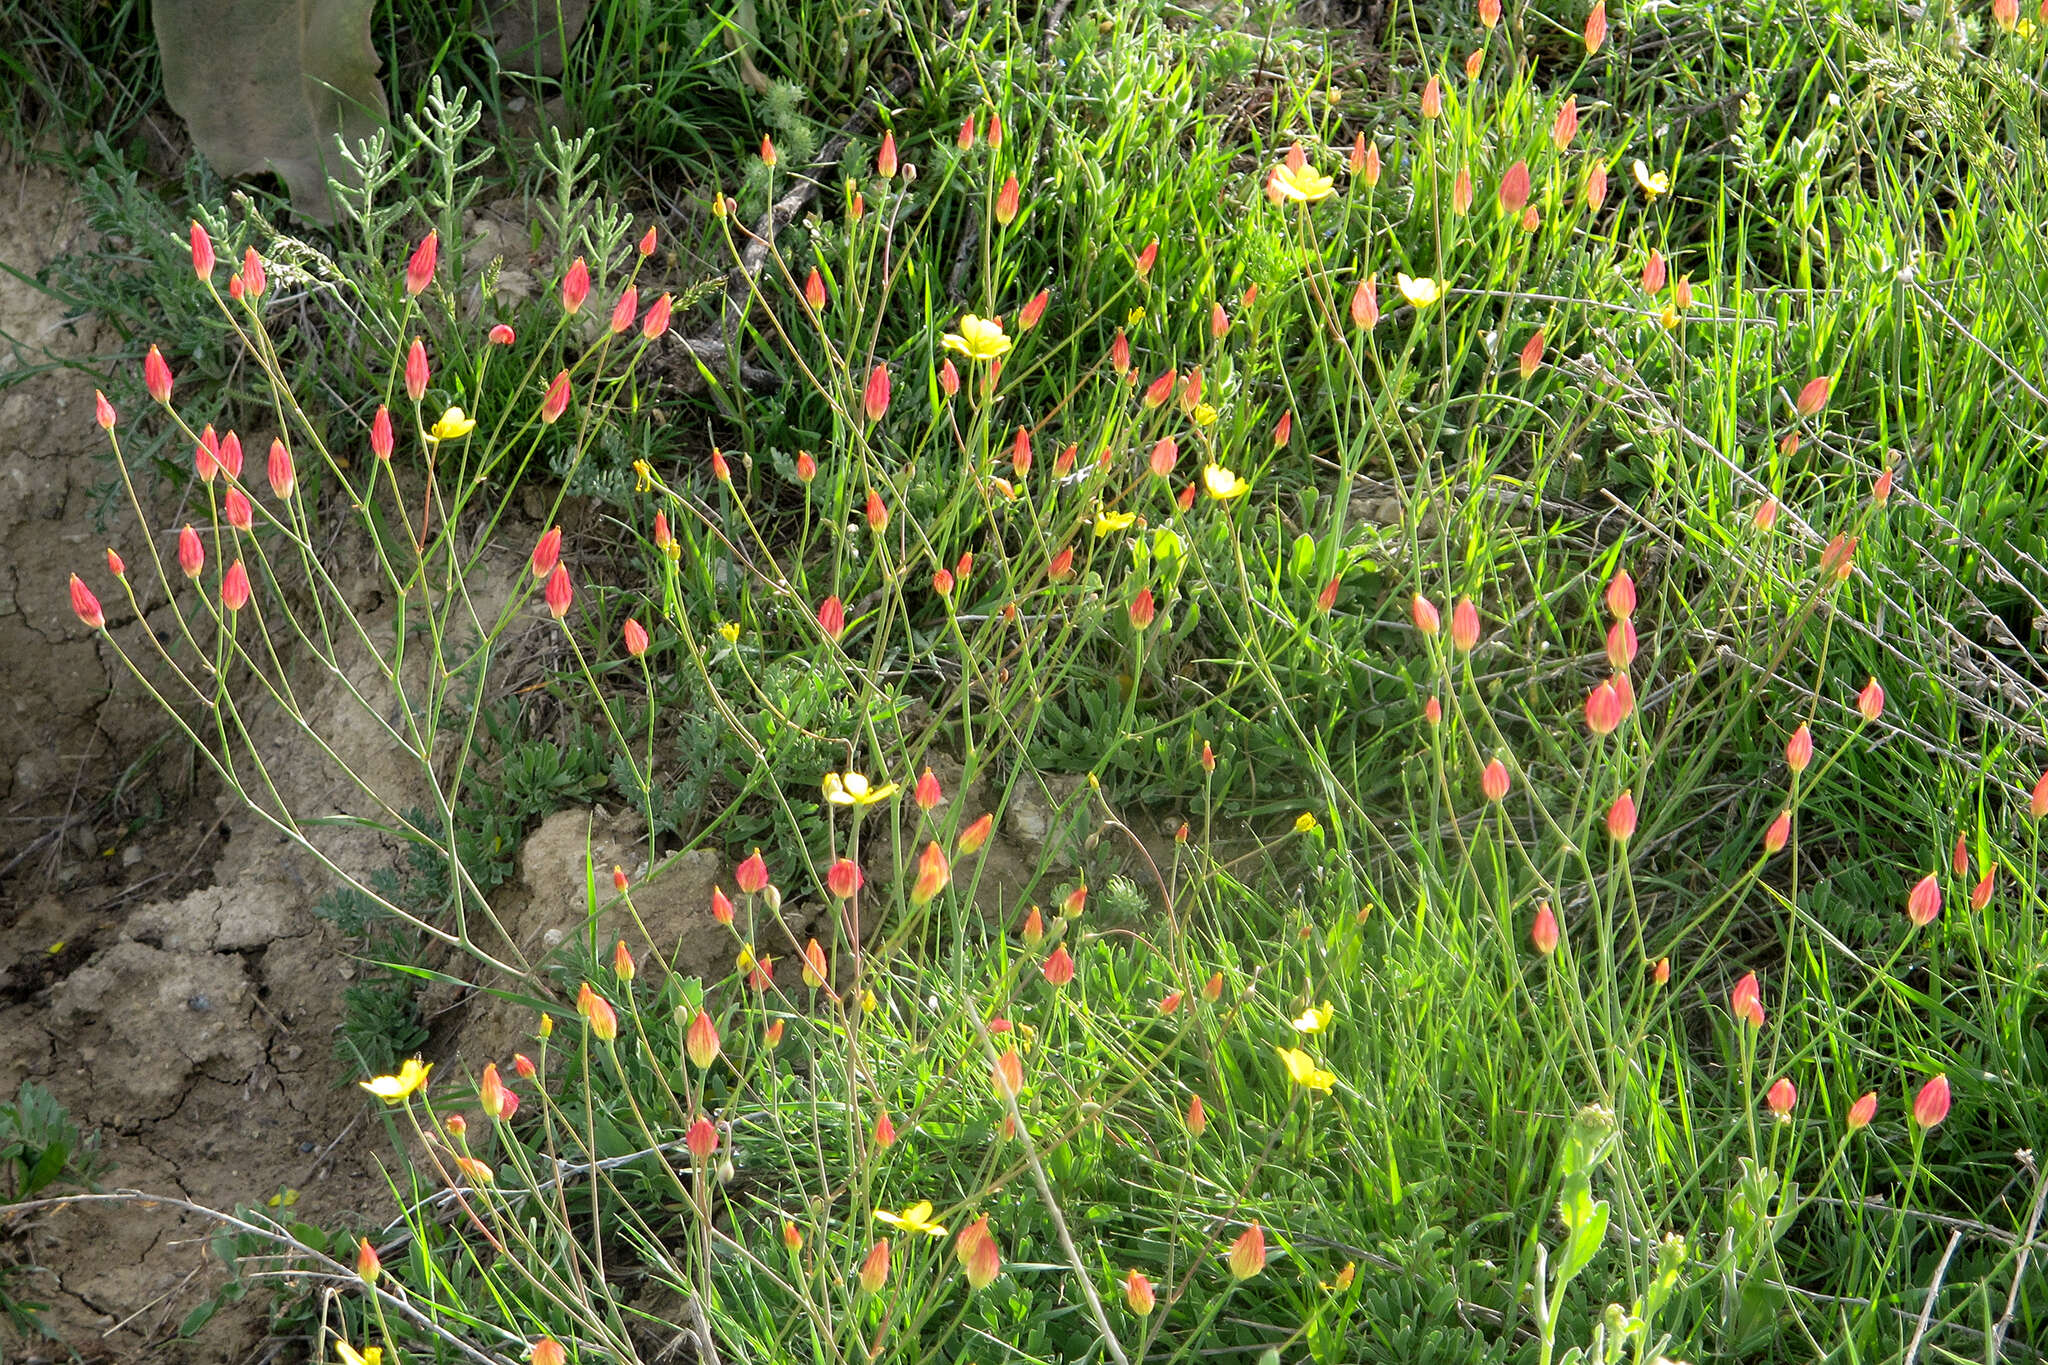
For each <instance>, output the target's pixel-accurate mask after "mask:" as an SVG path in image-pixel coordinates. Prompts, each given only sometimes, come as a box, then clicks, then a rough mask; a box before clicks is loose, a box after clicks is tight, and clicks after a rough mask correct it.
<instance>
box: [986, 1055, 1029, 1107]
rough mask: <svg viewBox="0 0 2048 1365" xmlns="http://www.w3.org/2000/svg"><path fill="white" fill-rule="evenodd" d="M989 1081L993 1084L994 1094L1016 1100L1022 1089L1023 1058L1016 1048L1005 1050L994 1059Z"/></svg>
mask: <svg viewBox="0 0 2048 1365" xmlns="http://www.w3.org/2000/svg"><path fill="white" fill-rule="evenodd" d="M990 1079H991V1080H992V1081H993V1082H994V1083H995V1088H996V1093H997V1094H998V1095H1001V1096H1002V1097H1003V1098H1005V1099H1012V1100H1013V1099H1016V1098H1017V1095H1018V1093H1019V1092H1020V1091H1022V1090H1023V1089H1024V1058H1023V1057H1022V1056H1021V1055H1020V1054H1019V1053H1018V1051H1017V1049H1016V1048H1007V1049H1005V1050H1004V1051H1003V1053H1002V1055H1001V1056H999V1057H997V1058H996V1064H995V1067H994V1069H993V1070H992V1071H991V1072H990Z"/></svg>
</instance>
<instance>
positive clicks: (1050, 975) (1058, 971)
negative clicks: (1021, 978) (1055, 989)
mask: <svg viewBox="0 0 2048 1365" xmlns="http://www.w3.org/2000/svg"><path fill="white" fill-rule="evenodd" d="M1039 971H1040V972H1041V973H1043V974H1044V976H1045V979H1046V981H1047V982H1049V983H1051V984H1052V985H1054V986H1064V985H1066V984H1067V983H1068V982H1070V981H1072V980H1073V979H1074V958H1073V955H1072V954H1071V953H1069V952H1068V951H1067V945H1066V944H1064V943H1059V944H1055V945H1053V950H1052V956H1050V957H1048V958H1046V960H1045V964H1044V965H1043V966H1042V967H1040V968H1039Z"/></svg>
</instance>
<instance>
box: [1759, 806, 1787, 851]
mask: <svg viewBox="0 0 2048 1365" xmlns="http://www.w3.org/2000/svg"><path fill="white" fill-rule="evenodd" d="M1791 837H1792V812H1791V811H1789V810H1781V811H1779V812H1778V818H1777V819H1775V820H1773V821H1771V827H1770V828H1769V829H1767V830H1765V831H1764V852H1765V853H1776V852H1777V851H1778V850H1779V849H1782V848H1783V847H1785V841H1786V840H1788V839H1790V838H1791Z"/></svg>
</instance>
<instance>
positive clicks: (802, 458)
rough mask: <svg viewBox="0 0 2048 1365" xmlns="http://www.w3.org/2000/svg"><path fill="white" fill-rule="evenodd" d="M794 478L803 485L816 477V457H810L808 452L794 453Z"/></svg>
mask: <svg viewBox="0 0 2048 1365" xmlns="http://www.w3.org/2000/svg"><path fill="white" fill-rule="evenodd" d="M796 476H797V479H798V480H799V481H800V482H802V483H805V484H808V483H810V481H811V480H813V479H815V478H817V477H818V461H817V457H816V456H814V455H812V454H811V452H810V451H808V450H799V451H798V452H797V453H796Z"/></svg>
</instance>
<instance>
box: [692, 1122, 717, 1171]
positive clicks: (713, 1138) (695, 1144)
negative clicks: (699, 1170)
mask: <svg viewBox="0 0 2048 1365" xmlns="http://www.w3.org/2000/svg"><path fill="white" fill-rule="evenodd" d="M683 1144H684V1145H685V1146H686V1147H688V1148H689V1149H690V1155H691V1156H693V1157H695V1158H696V1159H697V1160H699V1161H709V1160H710V1159H711V1155H712V1153H714V1152H716V1151H717V1150H718V1128H717V1126H716V1125H715V1124H713V1123H712V1122H711V1120H710V1119H707V1118H705V1117H704V1116H703V1115H701V1114H700V1115H698V1116H697V1121H696V1122H695V1123H693V1124H691V1125H690V1129H689V1131H688V1132H686V1133H684V1134H683Z"/></svg>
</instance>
